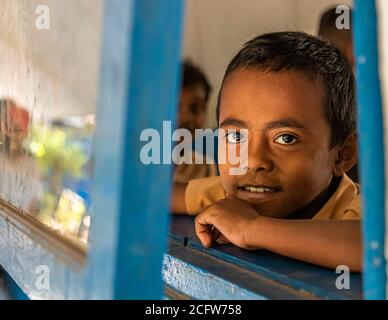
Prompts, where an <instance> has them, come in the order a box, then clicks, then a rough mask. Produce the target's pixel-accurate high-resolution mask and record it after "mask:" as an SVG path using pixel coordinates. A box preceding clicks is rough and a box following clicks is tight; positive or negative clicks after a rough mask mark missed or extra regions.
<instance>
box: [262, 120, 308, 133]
mask: <svg viewBox="0 0 388 320" xmlns="http://www.w3.org/2000/svg"><path fill="white" fill-rule="evenodd" d="M284 127H288V128H296V129H302V130H308V128H307V127H306V126H304V125H303V124H301V123H300V122H298V121H296V120H294V119H280V120H276V121H271V122H268V123H266V125H265V128H266V129H278V128H284Z"/></svg>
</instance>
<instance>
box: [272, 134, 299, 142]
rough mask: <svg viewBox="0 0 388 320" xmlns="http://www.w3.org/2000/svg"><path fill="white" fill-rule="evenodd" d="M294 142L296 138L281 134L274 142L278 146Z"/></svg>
mask: <svg viewBox="0 0 388 320" xmlns="http://www.w3.org/2000/svg"><path fill="white" fill-rule="evenodd" d="M296 140H297V139H296V137H295V136H293V135H291V134H282V135H281V136H279V137H277V138H276V139H275V141H274V142H276V143H279V144H294V143H295V142H296Z"/></svg>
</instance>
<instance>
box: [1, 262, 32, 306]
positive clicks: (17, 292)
mask: <svg viewBox="0 0 388 320" xmlns="http://www.w3.org/2000/svg"><path fill="white" fill-rule="evenodd" d="M1 277H3V278H4V288H5V290H6V291H7V294H8V296H9V299H13V300H29V299H28V296H27V295H26V294H25V293H24V292H23V290H22V289H21V288H20V287H19V286H18V285H17V283H16V282H15V281H14V280H13V279H12V277H11V276H10V275H9V274H8V273H7V272H5V271H4V270H2V268H1V267H0V278H1ZM0 290H1V288H0ZM0 300H1V299H0Z"/></svg>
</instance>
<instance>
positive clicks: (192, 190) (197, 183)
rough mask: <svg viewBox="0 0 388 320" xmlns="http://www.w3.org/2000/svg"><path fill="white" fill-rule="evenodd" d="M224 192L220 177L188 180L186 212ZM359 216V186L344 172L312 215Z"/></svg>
mask: <svg viewBox="0 0 388 320" xmlns="http://www.w3.org/2000/svg"><path fill="white" fill-rule="evenodd" d="M225 197H226V192H225V190H224V188H223V186H222V184H221V180H220V177H210V178H204V179H196V180H192V181H190V182H189V184H188V185H187V188H186V193H185V203H186V208H187V212H188V213H189V214H190V215H195V214H197V213H199V212H201V211H202V210H203V209H205V208H206V207H207V206H209V205H211V204H213V203H215V202H217V201H218V200H221V199H224V198H225ZM360 218H361V195H360V188H359V186H358V185H357V184H355V183H354V182H353V181H352V180H351V179H350V178H349V177H348V176H347V175H346V174H345V175H344V176H343V177H342V179H341V181H340V183H339V185H338V187H337V190H336V191H335V192H334V194H333V195H332V196H331V197H330V199H329V200H328V201H327V202H326V203H325V205H324V206H323V207H322V208H321V210H319V212H318V213H317V214H316V215H315V216H314V217H313V219H320V220H330V219H331V220H344V219H360Z"/></svg>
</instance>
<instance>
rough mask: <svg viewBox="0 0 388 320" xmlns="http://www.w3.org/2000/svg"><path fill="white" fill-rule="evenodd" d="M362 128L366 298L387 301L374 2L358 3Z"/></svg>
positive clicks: (363, 0)
mask: <svg viewBox="0 0 388 320" xmlns="http://www.w3.org/2000/svg"><path fill="white" fill-rule="evenodd" d="M354 8H355V14H354V39H355V56H356V57H355V58H356V63H357V65H356V71H357V88H358V90H357V96H358V115H359V120H358V126H359V143H360V151H361V152H360V160H361V163H360V164H361V184H362V202H363V242H364V243H363V249H364V258H363V271H364V274H363V286H364V297H365V298H366V299H386V281H387V279H386V260H385V257H384V240H385V161H384V129H383V113H382V99H381V88H380V79H379V50H378V32H377V29H378V21H377V12H376V3H375V1H374V0H355V1H354Z"/></svg>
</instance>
